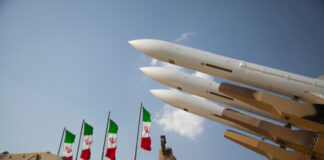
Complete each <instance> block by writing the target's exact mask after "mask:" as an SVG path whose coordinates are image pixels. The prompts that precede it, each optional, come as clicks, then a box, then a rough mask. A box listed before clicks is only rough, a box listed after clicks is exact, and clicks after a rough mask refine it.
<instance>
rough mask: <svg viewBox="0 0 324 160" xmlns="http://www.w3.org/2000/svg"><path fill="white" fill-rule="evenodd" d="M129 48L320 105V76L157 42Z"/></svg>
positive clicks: (323, 88) (323, 97) (323, 95)
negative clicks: (315, 77)
mask: <svg viewBox="0 0 324 160" xmlns="http://www.w3.org/2000/svg"><path fill="white" fill-rule="evenodd" d="M129 44H131V45H132V46H134V47H135V48H136V49H138V50H140V51H142V52H143V53H145V54H147V55H149V56H151V57H153V58H156V59H158V60H161V61H165V62H169V63H172V64H176V65H179V66H183V67H186V68H189V69H193V70H197V71H200V72H203V73H207V74H210V75H214V76H217V77H220V78H224V79H228V80H232V81H236V82H239V83H242V84H246V85H249V86H253V87H256V88H260V89H264V90H268V91H271V92H275V93H278V94H281V95H284V96H288V97H294V98H300V99H302V100H305V101H308V102H311V103H323V102H324V80H323V79H324V76H321V77H319V79H313V78H310V77H306V76H302V75H297V74H293V73H289V72H285V71H281V70H278V69H273V68H269V67H265V66H261V65H257V64H253V63H249V62H245V61H242V60H237V59H233V58H229V57H224V56H221V55H218V54H213V53H210V52H206V51H202V50H198V49H194V48H190V47H186V46H183V45H178V44H174V43H170V42H166V41H161V40H153V39H140V40H133V41H129Z"/></svg>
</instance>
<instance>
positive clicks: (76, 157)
mask: <svg viewBox="0 0 324 160" xmlns="http://www.w3.org/2000/svg"><path fill="white" fill-rule="evenodd" d="M83 125H84V119H83V120H82V125H81V131H80V137H79V143H78V150H77V154H76V156H75V160H77V159H78V155H79V147H80V141H81V136H82V131H83Z"/></svg>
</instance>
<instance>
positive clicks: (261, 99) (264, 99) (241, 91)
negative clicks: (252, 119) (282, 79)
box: [219, 82, 324, 132]
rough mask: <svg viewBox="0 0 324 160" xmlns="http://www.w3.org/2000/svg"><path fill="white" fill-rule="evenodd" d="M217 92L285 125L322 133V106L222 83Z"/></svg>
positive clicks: (323, 109)
mask: <svg viewBox="0 0 324 160" xmlns="http://www.w3.org/2000/svg"><path fill="white" fill-rule="evenodd" d="M219 91H220V92H221V93H223V94H226V95H229V96H231V97H234V98H235V99H239V100H241V101H243V102H245V103H248V104H250V105H253V106H254V107H256V108H259V109H262V110H264V111H266V112H268V113H271V114H273V115H274V116H277V117H278V118H280V119H281V120H282V121H284V122H286V123H290V124H293V125H296V126H299V127H303V128H309V129H311V130H314V131H318V132H324V115H323V114H324V105H323V104H309V103H299V102H296V101H294V100H288V99H285V98H283V97H279V96H275V95H272V94H269V93H265V92H261V91H256V90H253V89H250V88H246V87H242V86H238V85H234V84H231V83H228V82H222V83H221V84H220V86H219Z"/></svg>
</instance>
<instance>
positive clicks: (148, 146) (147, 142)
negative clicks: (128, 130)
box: [141, 137, 151, 151]
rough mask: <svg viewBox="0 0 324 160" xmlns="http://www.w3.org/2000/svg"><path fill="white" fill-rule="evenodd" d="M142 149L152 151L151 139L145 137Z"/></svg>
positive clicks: (142, 141)
mask: <svg viewBox="0 0 324 160" xmlns="http://www.w3.org/2000/svg"><path fill="white" fill-rule="evenodd" d="M141 148H143V149H145V150H147V151H150V150H151V138H150V137H145V138H142V140H141Z"/></svg>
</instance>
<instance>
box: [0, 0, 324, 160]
mask: <svg viewBox="0 0 324 160" xmlns="http://www.w3.org/2000/svg"><path fill="white" fill-rule="evenodd" d="M323 28H324V2H323V1H322V0H312V1H309V0H297V1H295V0H286V1H282V0H272V1H266V0H246V1H241V0H226V1H218V0H217V1H216V0H215V1H214V0H210V1H207V0H205V1H188V0H182V1H174V0H163V1H152V0H150V1H149V0H139V1H133V0H129V1H127V0H125V1H113V0H110V1H109V0H100V1H99V0H98V1H97V0H95V1H90V0H55V1H52V0H28V1H23V0H2V1H0V126H1V129H0V152H2V151H5V150H8V151H9V152H12V153H16V152H35V151H50V152H52V153H56V152H57V149H58V145H59V140H60V136H61V132H62V129H63V127H67V128H68V129H69V130H70V131H72V132H73V133H75V134H77V135H78V134H79V132H80V126H81V121H82V119H85V120H86V122H88V123H89V124H91V125H93V127H94V143H93V147H92V153H93V156H92V159H99V158H100V156H101V149H102V144H103V137H104V130H105V123H106V117H107V112H108V111H109V110H110V111H111V112H112V114H111V118H112V119H113V120H114V121H116V122H117V124H118V125H119V133H118V149H117V159H120V160H124V159H131V158H133V154H134V146H135V138H136V130H137V119H138V109H139V105H140V102H141V101H142V102H143V104H144V106H145V107H146V108H147V109H148V110H149V111H150V112H151V113H152V119H154V120H153V123H152V128H151V131H152V141H153V142H152V149H153V150H152V151H151V152H146V151H143V150H139V152H138V159H141V160H151V159H156V158H157V157H158V149H159V148H160V139H159V136H160V135H162V134H165V135H166V136H167V142H168V143H167V145H170V146H172V147H173V151H174V154H175V155H176V157H177V158H178V159H188V160H190V159H206V160H208V159H215V158H216V157H217V159H265V158H263V157H262V156H260V155H258V154H256V153H254V152H252V151H250V150H248V149H246V148H244V147H241V146H240V145H238V144H235V143H234V142H231V141H230V140H227V139H225V138H224V137H223V134H224V132H225V130H226V129H228V127H226V126H223V125H220V124H217V123H215V122H212V121H210V120H206V119H201V118H197V117H194V118H196V119H197V120H198V121H199V122H200V123H199V124H201V125H200V127H201V128H200V129H201V132H200V133H199V134H197V135H194V136H192V135H191V137H190V136H188V135H186V134H182V135H181V134H180V133H187V132H180V131H179V130H177V129H176V128H173V130H172V129H171V130H167V129H166V128H165V127H167V126H165V125H163V124H162V125H161V123H159V120H161V119H162V118H163V115H165V113H175V115H177V114H176V113H178V112H177V110H173V109H172V108H168V107H165V104H164V103H163V102H161V101H160V100H158V99H157V98H155V97H154V96H153V95H151V93H150V92H149V90H150V89H159V88H167V87H165V86H163V85H161V84H159V83H157V82H155V81H153V80H151V79H150V78H148V77H146V76H145V75H144V73H142V72H141V71H140V70H139V69H138V68H139V67H144V66H150V65H152V64H151V63H152V59H151V58H150V57H148V56H146V55H144V54H142V53H140V52H139V51H137V50H136V49H134V48H133V47H131V46H130V45H129V44H128V43H127V42H128V41H129V40H134V39H140V38H154V39H161V40H166V41H170V42H177V43H180V44H183V45H187V46H190V47H194V48H198V49H203V50H207V51H211V52H214V53H218V54H222V55H224V56H229V57H232V58H237V59H243V60H246V61H249V62H253V63H257V64H261V65H265V66H269V67H274V68H277V69H282V70H285V71H289V72H293V73H297V74H302V75H306V76H310V77H314V78H315V77H318V76H320V75H321V74H323V59H324V30H323ZM183 34H186V35H187V36H185V38H181V36H182V35H183ZM159 64H160V63H158V65H159ZM160 65H161V64H160ZM215 80H217V81H219V79H216V78H215ZM180 115H182V116H184V117H188V115H183V114H182V113H180ZM189 117H191V118H193V117H192V116H190V115H189ZM173 118H175V117H173ZM173 120H175V119H173ZM180 121H181V119H180ZM188 125H190V124H188ZM169 127H170V126H169Z"/></svg>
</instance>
